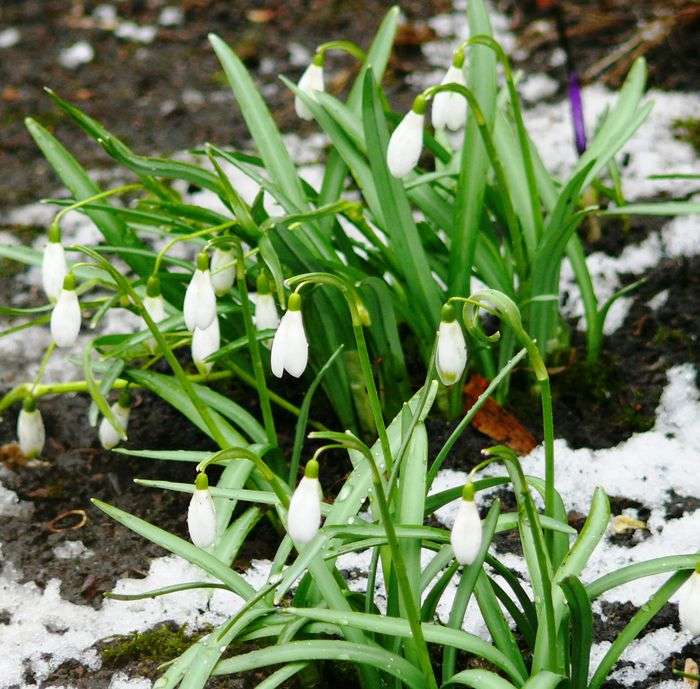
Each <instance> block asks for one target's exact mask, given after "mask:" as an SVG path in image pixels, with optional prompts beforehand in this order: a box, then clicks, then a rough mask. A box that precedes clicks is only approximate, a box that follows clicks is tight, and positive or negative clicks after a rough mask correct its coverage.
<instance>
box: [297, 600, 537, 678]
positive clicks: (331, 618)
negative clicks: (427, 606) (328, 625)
mask: <svg viewBox="0 0 700 689" xmlns="http://www.w3.org/2000/svg"><path fill="white" fill-rule="evenodd" d="M285 612H286V613H287V614H290V615H294V616H295V617H302V618H306V619H311V620H319V621H322V622H332V623H335V624H343V623H346V624H349V625H352V626H355V627H358V628H360V629H364V630H365V631H368V632H376V633H378V634H385V635H387V636H399V637H401V638H410V636H411V628H410V626H409V624H408V621H407V620H405V619H403V618H399V617H387V616H385V615H374V614H367V613H362V612H349V613H344V612H339V611H336V610H326V609H323V608H294V607H292V608H287V609H286V610H285ZM421 627H422V629H423V634H424V636H425V640H426V641H427V642H428V643H434V644H439V645H442V646H450V647H454V648H456V649H459V650H462V651H465V652H466V653H470V654H472V655H476V656H478V657H480V658H483V659H484V660H487V661H488V662H490V663H493V665H495V666H496V667H497V668H499V669H500V670H502V671H503V672H505V673H506V674H507V675H508V676H509V677H510V678H511V679H512V680H513V681H514V682H515V685H516V686H520V685H521V683H522V682H523V681H524V679H525V676H524V675H523V674H521V673H520V672H519V671H518V669H517V668H516V667H515V666H514V665H513V663H512V662H510V660H509V659H508V657H507V656H505V655H503V654H502V653H501V652H500V651H498V650H497V649H496V648H495V647H494V646H493V645H491V644H490V643H488V642H487V641H484V640H483V639H481V638H479V637H478V636H476V635H475V634H470V633H469V632H465V631H462V630H456V629H449V628H447V627H443V626H442V625H438V624H430V623H427V622H424V623H423V624H422V625H421ZM503 681H504V682H505V680H503ZM506 684H508V685H509V686H510V687H512V686H513V685H511V684H510V683H509V682H506Z"/></svg>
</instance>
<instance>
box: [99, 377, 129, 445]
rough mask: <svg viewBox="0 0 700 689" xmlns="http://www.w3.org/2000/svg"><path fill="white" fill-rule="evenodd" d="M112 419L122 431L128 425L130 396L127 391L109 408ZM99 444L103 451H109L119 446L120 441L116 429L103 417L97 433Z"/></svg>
mask: <svg viewBox="0 0 700 689" xmlns="http://www.w3.org/2000/svg"><path fill="white" fill-rule="evenodd" d="M110 409H111V411H112V414H113V415H114V418H115V419H116V420H117V421H118V422H119V423H120V424H121V426H122V428H123V429H124V431H126V429H127V426H128V425H129V415H130V414H131V396H130V395H129V393H128V392H127V391H124V393H123V394H122V395H121V396H120V398H119V400H118V401H117V402H115V403H114V404H113V405H112V406H111V407H110ZM98 436H99V438H100V444H101V445H102V447H103V448H104V449H105V450H111V449H112V448H113V447H116V446H117V445H119V441H120V440H121V439H122V438H121V436H120V435H119V433H118V432H117V429H116V428H115V427H114V426H112V424H111V422H110V421H109V420H108V419H107V417H106V416H105V417H103V418H102V421H101V422H100V428H99V431H98Z"/></svg>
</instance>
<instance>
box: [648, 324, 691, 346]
mask: <svg viewBox="0 0 700 689" xmlns="http://www.w3.org/2000/svg"><path fill="white" fill-rule="evenodd" d="M667 342H677V343H679V344H683V345H686V344H692V339H691V338H690V336H689V335H688V334H687V333H686V332H685V331H684V330H682V329H681V328H668V327H666V326H661V327H660V328H659V329H658V330H657V331H656V334H655V335H654V344H656V345H662V344H665V343H667Z"/></svg>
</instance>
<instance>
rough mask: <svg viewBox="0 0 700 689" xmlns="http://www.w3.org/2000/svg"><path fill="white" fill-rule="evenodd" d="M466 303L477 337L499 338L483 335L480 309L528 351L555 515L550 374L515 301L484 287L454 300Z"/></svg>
mask: <svg viewBox="0 0 700 689" xmlns="http://www.w3.org/2000/svg"><path fill="white" fill-rule="evenodd" d="M457 300H458V301H464V302H465V325H466V327H467V330H469V331H470V332H471V333H472V334H473V335H474V336H475V337H476V338H477V339H481V340H484V339H486V340H487V341H489V342H494V341H496V340H498V338H499V337H500V333H496V334H495V335H492V336H490V337H489V338H485V336H484V335H483V333H481V331H480V330H479V327H478V317H479V309H484V310H485V311H488V312H489V313H491V314H493V315H495V316H498V317H499V318H500V319H501V320H503V321H505V322H506V323H507V324H508V325H509V326H510V327H511V329H512V330H513V333H514V334H515V337H516V338H517V339H518V340H519V341H520V343H521V344H522V345H523V346H524V347H525V349H526V350H527V355H528V358H529V359H530V364H531V365H532V369H533V372H534V374H535V378H536V379H537V383H538V385H539V388H540V400H541V404H542V426H543V430H544V465H545V468H544V480H545V495H544V511H545V514H546V515H547V516H548V517H552V518H553V517H554V503H555V488H554V420H553V414H552V391H551V388H550V385H549V373H548V372H547V367H546V366H545V363H544V359H542V355H541V354H540V350H539V348H538V347H537V342H536V341H535V340H533V339H532V338H531V337H530V336H529V335H528V333H527V331H526V330H525V328H523V324H522V320H521V318H520V311H519V310H518V307H517V306H516V304H515V302H514V301H513V300H512V299H511V298H510V297H508V296H506V295H505V294H503V293H502V292H498V291H497V290H493V289H483V290H480V291H479V292H475V293H474V294H472V295H471V296H470V297H469V299H457ZM554 538H555V537H554V536H553V535H552V534H548V535H547V545H548V549H549V552H550V553H551V552H552V548H553V543H554Z"/></svg>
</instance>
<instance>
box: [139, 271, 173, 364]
mask: <svg viewBox="0 0 700 689" xmlns="http://www.w3.org/2000/svg"><path fill="white" fill-rule="evenodd" d="M143 308H144V309H145V310H146V313H147V314H148V315H149V316H150V317H151V320H152V321H153V322H154V323H155V324H156V325H157V324H158V323H160V322H161V321H164V320H165V319H166V318H167V317H168V315H167V314H166V313H165V301H164V300H163V295H162V294H161V293H160V280H159V279H158V278H157V277H156V276H155V275H151V277H149V278H148V283H147V284H146V296H145V297H144V298H143ZM143 327H144V328H145V329H146V330H148V326H147V325H146V323H145V322H144V324H143ZM146 346H147V347H148V349H149V351H150V352H151V354H153V352H155V351H156V341H155V339H154V338H153V337H149V338H148V340H146Z"/></svg>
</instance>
